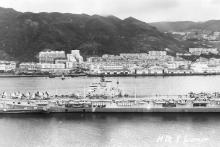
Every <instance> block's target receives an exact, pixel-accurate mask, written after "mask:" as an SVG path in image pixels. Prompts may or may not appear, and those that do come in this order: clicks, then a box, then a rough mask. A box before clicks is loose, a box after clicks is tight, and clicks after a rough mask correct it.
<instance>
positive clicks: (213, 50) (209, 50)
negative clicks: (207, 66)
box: [189, 48, 218, 56]
mask: <svg viewBox="0 0 220 147" xmlns="http://www.w3.org/2000/svg"><path fill="white" fill-rule="evenodd" d="M189 52H190V53H191V54H192V55H197V56H199V55H201V54H209V53H211V54H218V49H217V48H189Z"/></svg>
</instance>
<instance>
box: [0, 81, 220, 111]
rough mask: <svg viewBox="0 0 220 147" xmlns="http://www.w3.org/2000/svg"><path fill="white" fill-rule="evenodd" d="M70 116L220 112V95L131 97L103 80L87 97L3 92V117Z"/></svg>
mask: <svg viewBox="0 0 220 147" xmlns="http://www.w3.org/2000/svg"><path fill="white" fill-rule="evenodd" d="M68 112H220V93H219V92H215V93H206V92H201V93H194V92H190V93H188V94H186V95H146V96H137V95H136V94H135V95H134V96H131V95H128V94H126V93H124V92H123V90H122V89H120V86H119V82H118V81H117V82H113V81H109V80H106V79H105V77H101V79H100V81H99V82H95V83H92V84H91V85H90V86H89V90H88V92H87V93H86V94H85V95H84V96H79V95H76V94H72V95H50V94H48V92H36V93H32V94H31V93H30V92H28V93H26V94H23V93H20V92H15V93H11V94H9V95H8V94H7V93H6V92H3V94H2V95H1V98H0V113H68Z"/></svg>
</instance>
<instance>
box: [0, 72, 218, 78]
mask: <svg viewBox="0 0 220 147" xmlns="http://www.w3.org/2000/svg"><path fill="white" fill-rule="evenodd" d="M218 75H220V73H190V74H189V73H172V74H167V73H164V74H159V73H158V74H71V75H65V77H84V76H87V77H103V76H105V77H161V76H162V77H172V76H218ZM20 77H48V78H55V77H62V75H54V77H49V75H16V74H0V78H20Z"/></svg>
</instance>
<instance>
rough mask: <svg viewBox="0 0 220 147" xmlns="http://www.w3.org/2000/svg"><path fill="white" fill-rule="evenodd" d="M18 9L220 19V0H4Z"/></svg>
mask: <svg viewBox="0 0 220 147" xmlns="http://www.w3.org/2000/svg"><path fill="white" fill-rule="evenodd" d="M0 6H1V7H7V8H14V9H15V10H17V11H22V12H26V11H31V12H64V13H66V12H67V13H77V14H81V13H86V14H89V15H93V14H99V15H115V16H117V17H120V18H122V19H123V18H126V17H129V16H132V17H135V18H138V19H140V20H142V21H145V22H155V21H177V20H192V21H205V20H210V19H219V20H220V0H0Z"/></svg>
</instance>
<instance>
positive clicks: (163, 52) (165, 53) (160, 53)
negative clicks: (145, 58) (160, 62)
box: [148, 51, 167, 56]
mask: <svg viewBox="0 0 220 147" xmlns="http://www.w3.org/2000/svg"><path fill="white" fill-rule="evenodd" d="M148 54H149V56H166V55H167V52H166V51H149V53H148Z"/></svg>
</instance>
